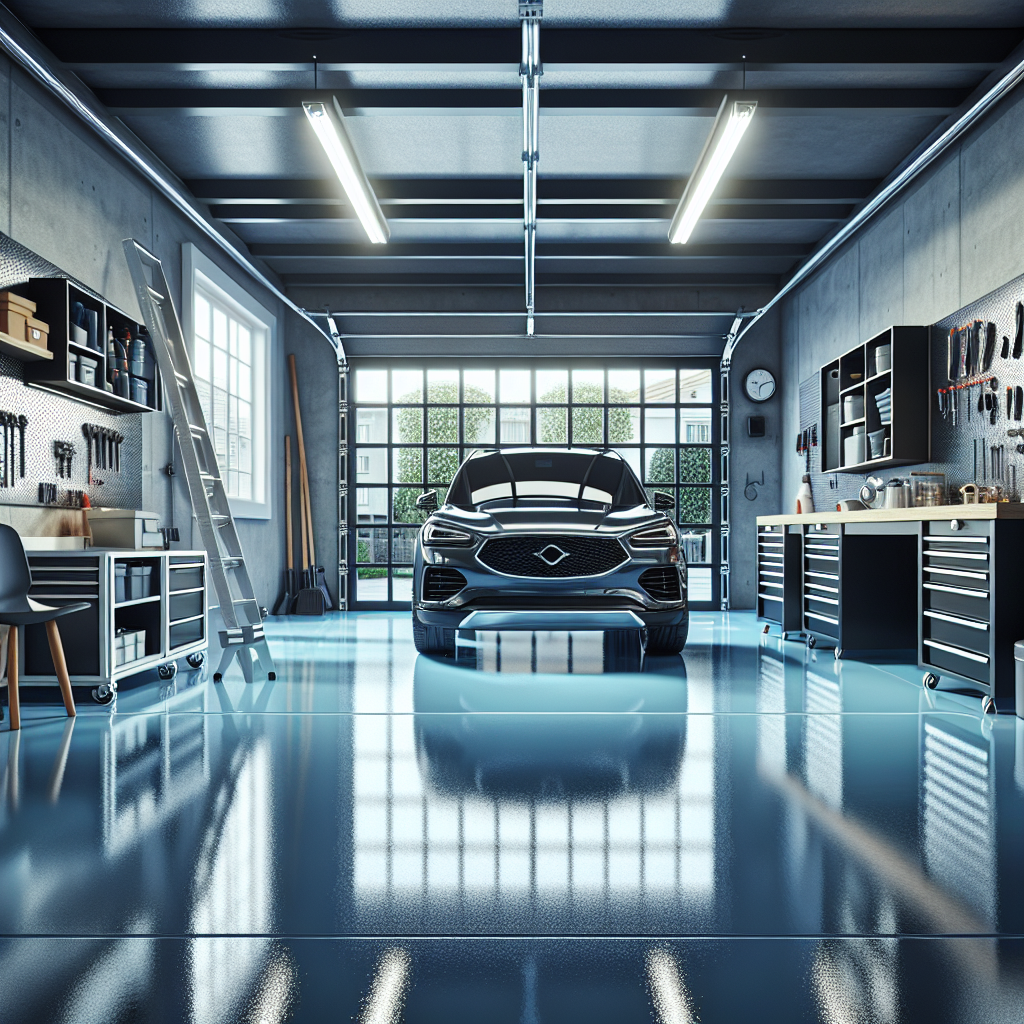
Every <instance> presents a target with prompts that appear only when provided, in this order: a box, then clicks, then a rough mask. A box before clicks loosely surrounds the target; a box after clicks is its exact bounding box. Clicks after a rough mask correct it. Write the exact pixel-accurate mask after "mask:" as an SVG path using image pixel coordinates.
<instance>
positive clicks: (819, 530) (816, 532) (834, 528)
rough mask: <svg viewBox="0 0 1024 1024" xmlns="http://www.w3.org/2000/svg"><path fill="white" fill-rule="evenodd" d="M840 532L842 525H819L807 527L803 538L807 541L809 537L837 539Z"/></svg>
mask: <svg viewBox="0 0 1024 1024" xmlns="http://www.w3.org/2000/svg"><path fill="white" fill-rule="evenodd" d="M841 532H842V524H840V523H822V524H821V525H814V526H808V527H807V533H806V534H805V536H806V537H807V538H808V539H810V538H811V537H826V536H827V537H838V536H839V534H840V533H841Z"/></svg>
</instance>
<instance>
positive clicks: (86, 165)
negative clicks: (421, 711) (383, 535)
mask: <svg viewBox="0 0 1024 1024" xmlns="http://www.w3.org/2000/svg"><path fill="white" fill-rule="evenodd" d="M0 152H2V158H0V230H2V231H4V232H5V233H6V234H8V235H10V236H11V237H12V238H13V239H14V240H15V241H17V242H20V243H21V244H22V245H24V246H26V247H27V248H29V249H31V250H33V251H34V252H36V253H38V254H39V255H40V256H42V257H44V258H45V259H46V260H49V261H50V262H52V263H54V264H55V265H56V266H58V267H60V268H61V269H62V270H63V271H65V272H66V273H68V274H69V275H70V276H72V277H75V278H78V279H79V280H81V281H82V282H83V283H84V284H86V285H87V286H88V287H90V288H92V289H93V290H94V291H96V292H98V293H99V294H100V295H102V296H103V297H104V298H106V299H107V300H108V301H110V302H112V303H114V304H115V305H118V306H120V307H122V308H123V309H125V310H126V311H128V312H130V313H131V314H132V315H133V316H138V315H139V314H138V308H137V305H136V302H135V298H134V294H133V290H132V285H131V281H130V278H129V275H128V270H127V266H126V265H125V262H124V258H123V256H122V250H121V240H122V239H124V238H127V237H134V238H136V239H138V240H139V241H140V242H142V244H143V245H145V246H146V247H147V248H149V249H150V250H151V251H152V252H154V253H155V254H156V255H157V256H158V257H159V258H160V259H161V261H162V262H163V266H164V270H165V272H166V273H167V276H168V279H169V280H170V282H171V285H172V295H173V296H174V299H175V302H176V304H177V306H178V310H179V313H180V311H181V298H182V296H181V266H182V262H181V247H182V245H183V244H184V243H186V242H192V243H194V244H195V245H196V246H197V247H198V248H199V249H201V250H202V251H203V252H204V253H206V255H207V256H208V257H209V258H210V259H212V260H213V261H214V262H216V263H217V264H218V265H219V266H221V267H222V269H223V270H224V271H225V272H226V273H227V274H229V275H230V276H231V277H232V278H233V279H234V280H236V281H237V282H238V284H239V285H240V286H241V287H243V288H244V289H245V290H246V291H248V292H250V293H251V294H252V295H253V296H254V298H256V299H257V301H259V302H260V303H262V304H263V305H264V306H266V307H267V308H268V309H269V310H270V311H271V312H272V313H274V314H275V315H276V316H277V318H278V339H277V345H276V350H275V351H274V352H273V353H272V367H271V375H272V396H271V417H272V422H271V436H272V438H273V439H274V441H273V447H272V472H271V474H270V486H271V488H272V495H273V499H274V508H275V513H274V519H273V520H272V521H269V522H268V521H266V520H239V534H240V536H241V540H242V545H243V549H244V550H245V552H246V554H247V556H248V559H247V560H248V564H249V568H250V574H251V576H252V578H253V583H254V585H255V588H256V593H257V596H258V598H259V600H260V601H261V602H262V603H264V604H267V605H270V604H272V603H273V601H274V599H275V598H276V596H277V591H278V588H279V586H280V581H281V573H280V570H281V567H282V566H283V564H284V519H283V516H282V515H281V514H280V513H281V501H282V495H283V486H284V483H283V480H284V476H283V465H284V460H283V448H282V444H281V443H280V440H279V439H280V438H281V437H282V435H283V434H284V432H285V429H290V419H291V397H290V391H289V390H288V388H287V386H286V384H287V370H286V364H285V356H286V354H287V353H288V352H291V351H294V352H296V353H297V354H298V358H299V361H300V366H303V365H304V364H306V363H307V361H308V364H309V367H310V370H311V371H312V372H309V373H308V374H305V376H306V381H305V384H304V388H303V394H304V401H305V403H306V405H307V406H309V407H311V408H310V413H307V415H309V416H311V418H312V419H313V421H314V430H315V434H316V437H317V443H318V446H319V444H320V443H322V444H323V445H324V447H323V450H322V451H321V450H320V449H319V447H318V450H317V451H316V452H313V453H311V456H310V459H311V467H314V468H313V469H312V472H311V477H312V480H311V489H312V492H313V496H314V501H315V502H316V503H317V505H318V507H319V508H320V510H321V511H320V514H319V515H317V516H316V517H315V519H316V526H317V533H318V538H319V544H318V555H319V557H320V558H321V560H324V561H325V564H327V566H328V573H327V578H328V582H329V584H330V585H331V587H332V589H333V588H334V585H335V583H336V579H337V573H336V572H335V571H332V560H333V561H334V562H336V558H337V528H336V523H337V520H336V514H337V512H336V509H337V503H336V495H337V471H336V461H337V460H336V458H333V459H332V458H329V457H326V456H325V453H326V452H330V453H334V452H336V448H337V440H336V438H337V426H336V410H337V385H336V377H337V373H336V370H335V369H334V366H335V361H334V356H333V350H332V349H331V347H330V346H329V344H328V343H327V342H326V340H325V339H323V337H322V336H320V335H319V334H318V333H317V332H316V331H315V330H314V329H313V328H312V327H310V326H309V325H308V324H307V323H306V322H305V321H304V320H302V318H300V317H298V316H296V315H295V314H293V313H291V312H290V311H288V310H287V308H286V307H285V306H284V305H283V304H282V303H281V302H280V301H279V300H277V299H276V298H275V297H274V296H273V294H271V293H270V292H268V291H267V290H266V289H265V288H263V287H262V286H261V285H259V284H258V283H257V282H255V281H253V280H251V279H249V278H248V277H247V275H246V274H245V273H244V272H243V271H242V270H240V269H239V268H238V267H237V266H236V265H234V264H233V263H232V262H231V261H230V260H229V259H228V258H227V257H226V256H224V255H222V254H221V253H220V251H219V249H218V248H217V247H215V246H214V245H212V244H211V243H210V242H209V241H208V240H207V239H205V237H203V236H202V235H201V233H200V232H199V231H198V230H197V229H196V228H195V227H194V226H192V225H191V224H190V223H189V222H188V221H186V220H185V218H184V217H182V216H181V215H180V214H179V213H178V212H177V211H176V210H174V208H173V207H172V206H171V205H170V204H169V203H168V202H167V201H166V200H164V199H163V198H162V197H161V196H160V195H159V193H157V192H156V191H155V190H154V189H153V188H151V187H150V186H149V185H148V184H147V183H146V182H145V181H144V180H143V179H142V178H141V177H140V176H138V175H137V174H135V173H134V172H133V171H132V170H131V169H130V168H129V167H128V166H127V165H126V164H125V163H124V162H123V161H122V160H121V159H120V158H119V157H118V156H116V155H115V154H114V153H113V151H111V150H110V149H108V148H107V147H106V146H105V145H103V144H102V143H101V142H99V141H98V140H97V139H96V138H95V137H94V136H93V135H92V133H91V132H90V131H89V130H88V129H87V128H86V127H85V126H84V125H82V124H81V123H80V122H79V121H78V120H77V118H75V117H74V116H73V115H71V114H70V112H69V111H67V109H66V108H64V107H63V106H62V105H61V104H59V103H58V102H57V101H56V100H54V99H52V98H51V97H50V96H49V95H48V94H47V93H46V92H45V91H44V90H43V89H41V88H40V87H39V86H37V85H36V83H35V82H33V81H32V80H31V79H29V78H28V77H27V76H26V75H24V74H23V73H22V72H21V71H20V70H19V69H17V68H13V67H12V66H11V64H10V63H9V62H8V61H7V60H6V59H2V58H0ZM322 364H328V365H326V369H325V365H322ZM328 371H329V372H328ZM300 372H302V371H301V370H300ZM68 401H72V400H71V399H69V400H68ZM318 407H325V408H331V409H332V412H331V415H332V416H333V417H334V422H335V425H334V427H333V428H332V429H333V433H331V432H330V431H328V430H326V428H325V426H324V424H323V423H322V422H320V420H321V419H322V417H321V416H320V414H319V413H318V412H314V411H313V410H314V409H316V408H318ZM82 409H83V418H85V412H86V410H87V407H86V406H82ZM142 420H143V463H144V466H143V505H144V507H145V508H146V509H147V510H148V511H153V512H158V513H159V514H160V516H161V518H162V520H163V522H164V523H165V524H167V525H170V524H172V523H173V524H174V525H176V526H177V527H178V528H179V530H181V535H182V541H183V543H185V544H187V543H189V539H188V538H189V535H190V529H189V522H190V519H191V507H190V503H189V498H188V491H187V488H186V485H185V480H184V477H183V476H182V475H181V473H180V472H179V473H178V475H177V476H175V477H174V478H173V480H172V479H171V478H170V477H169V476H167V474H166V473H165V472H164V469H165V467H166V466H167V465H168V464H169V463H170V462H172V461H174V462H175V463H176V464H177V466H178V468H179V470H180V465H181V463H180V458H179V457H178V456H177V455H176V454H175V452H174V441H173V430H172V427H171V423H170V419H169V417H168V416H167V415H165V414H161V413H151V414H148V415H146V416H143V417H142ZM286 421H287V423H288V424H289V426H286ZM307 432H309V427H308V426H307ZM292 433H293V434H294V431H292ZM328 442H329V443H328ZM332 464H334V466H335V469H334V472H333V477H332V474H331V471H330V466H331V465H332ZM327 510H330V511H329V513H328V511H327ZM4 514H5V518H6V519H7V520H9V521H11V522H12V523H14V525H16V526H18V527H19V528H23V529H25V530H26V531H27V532H29V533H34V532H39V528H40V518H39V513H38V512H37V511H36V510H33V509H28V508H25V509H20V508H10V509H5V513H4ZM198 541H199V536H198V531H197V532H196V534H195V542H196V545H197V546H199V545H198Z"/></svg>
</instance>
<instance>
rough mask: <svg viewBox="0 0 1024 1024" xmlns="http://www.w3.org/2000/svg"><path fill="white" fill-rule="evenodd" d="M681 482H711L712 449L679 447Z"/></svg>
mask: <svg viewBox="0 0 1024 1024" xmlns="http://www.w3.org/2000/svg"><path fill="white" fill-rule="evenodd" d="M679 482H680V483H684V484H709V483H711V449H710V448H680V449H679Z"/></svg>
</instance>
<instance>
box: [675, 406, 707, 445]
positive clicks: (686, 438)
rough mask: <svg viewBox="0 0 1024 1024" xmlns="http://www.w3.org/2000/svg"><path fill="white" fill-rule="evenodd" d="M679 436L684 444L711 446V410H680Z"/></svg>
mask: <svg viewBox="0 0 1024 1024" xmlns="http://www.w3.org/2000/svg"><path fill="white" fill-rule="evenodd" d="M679 435H680V437H679V440H680V441H682V442H683V443H684V444H710V443H711V410H710V409H680V410H679Z"/></svg>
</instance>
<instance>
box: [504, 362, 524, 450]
mask: <svg viewBox="0 0 1024 1024" xmlns="http://www.w3.org/2000/svg"><path fill="white" fill-rule="evenodd" d="M504 372H505V371H504V370H502V373H504ZM501 443H502V444H529V443H530V409H529V407H527V408H524V409H522V408H521V409H516V408H511V409H506V408H502V409H501Z"/></svg>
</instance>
